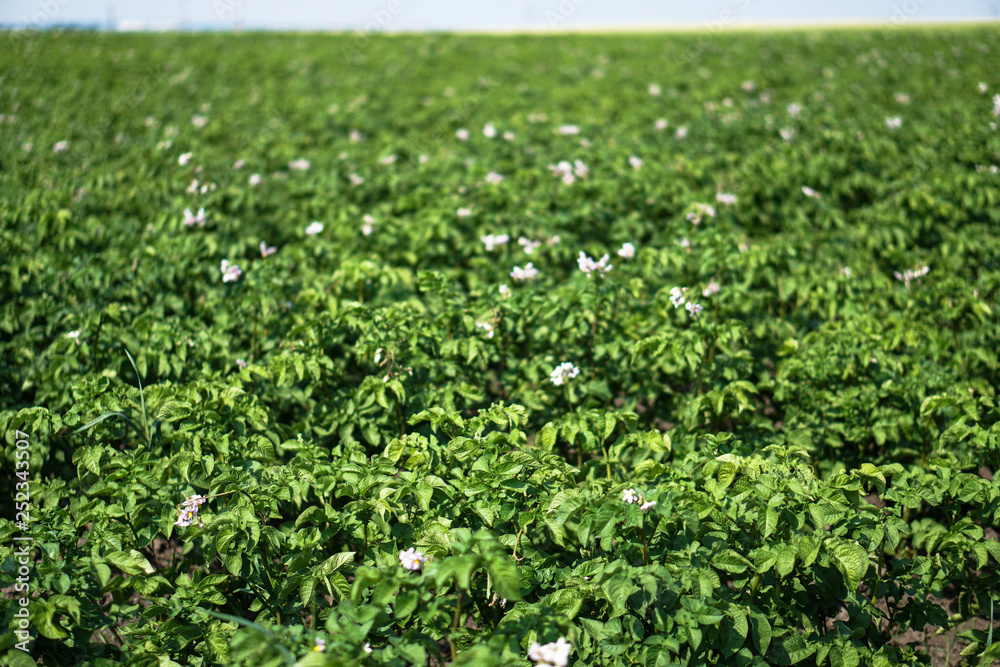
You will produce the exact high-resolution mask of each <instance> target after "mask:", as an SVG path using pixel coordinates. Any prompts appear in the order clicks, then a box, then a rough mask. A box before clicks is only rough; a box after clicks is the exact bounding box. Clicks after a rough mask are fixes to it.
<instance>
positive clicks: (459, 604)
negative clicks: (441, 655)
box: [448, 588, 465, 664]
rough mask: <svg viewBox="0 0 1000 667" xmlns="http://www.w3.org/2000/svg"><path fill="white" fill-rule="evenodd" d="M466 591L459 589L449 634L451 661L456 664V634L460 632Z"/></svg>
mask: <svg viewBox="0 0 1000 667" xmlns="http://www.w3.org/2000/svg"><path fill="white" fill-rule="evenodd" d="M464 594H465V591H464V590H463V589H461V588H459V589H458V600H457V601H456V602H455V617H454V618H453V619H452V621H451V635H449V636H448V645H449V646H450V647H451V662H452V664H454V662H455V656H457V655H458V645H457V644H456V643H455V635H456V634H458V623H459V621H460V620H461V616H462V597H463V595H464Z"/></svg>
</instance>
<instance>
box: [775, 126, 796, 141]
mask: <svg viewBox="0 0 1000 667" xmlns="http://www.w3.org/2000/svg"><path fill="white" fill-rule="evenodd" d="M778 134H780V135H781V138H782V139H784V140H785V141H791V140H792V139H794V138H795V130H793V129H792V128H790V127H783V128H781V130H780V131H779V132H778Z"/></svg>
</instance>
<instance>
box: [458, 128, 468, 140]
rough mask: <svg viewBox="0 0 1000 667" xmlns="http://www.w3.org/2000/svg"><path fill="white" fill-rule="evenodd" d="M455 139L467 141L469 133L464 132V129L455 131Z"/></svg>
mask: <svg viewBox="0 0 1000 667" xmlns="http://www.w3.org/2000/svg"><path fill="white" fill-rule="evenodd" d="M455 137H456V138H457V139H458V140H459V141H468V140H469V131H468V130H466V129H465V128H464V127H463V128H462V129H460V130H455Z"/></svg>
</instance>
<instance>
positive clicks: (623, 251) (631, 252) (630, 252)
mask: <svg viewBox="0 0 1000 667" xmlns="http://www.w3.org/2000/svg"><path fill="white" fill-rule="evenodd" d="M618 256H619V257H623V258H625V259H632V258H633V257H635V246H634V245H632V244H631V243H625V244H624V245H622V247H621V248H619V249H618Z"/></svg>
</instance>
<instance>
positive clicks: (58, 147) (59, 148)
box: [52, 140, 69, 153]
mask: <svg viewBox="0 0 1000 667" xmlns="http://www.w3.org/2000/svg"><path fill="white" fill-rule="evenodd" d="M68 148H69V142H68V141H66V140H63V141H57V142H56V143H55V144H53V145H52V151H53V152H54V153H62V152H63V151H65V150H67V149H68Z"/></svg>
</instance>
